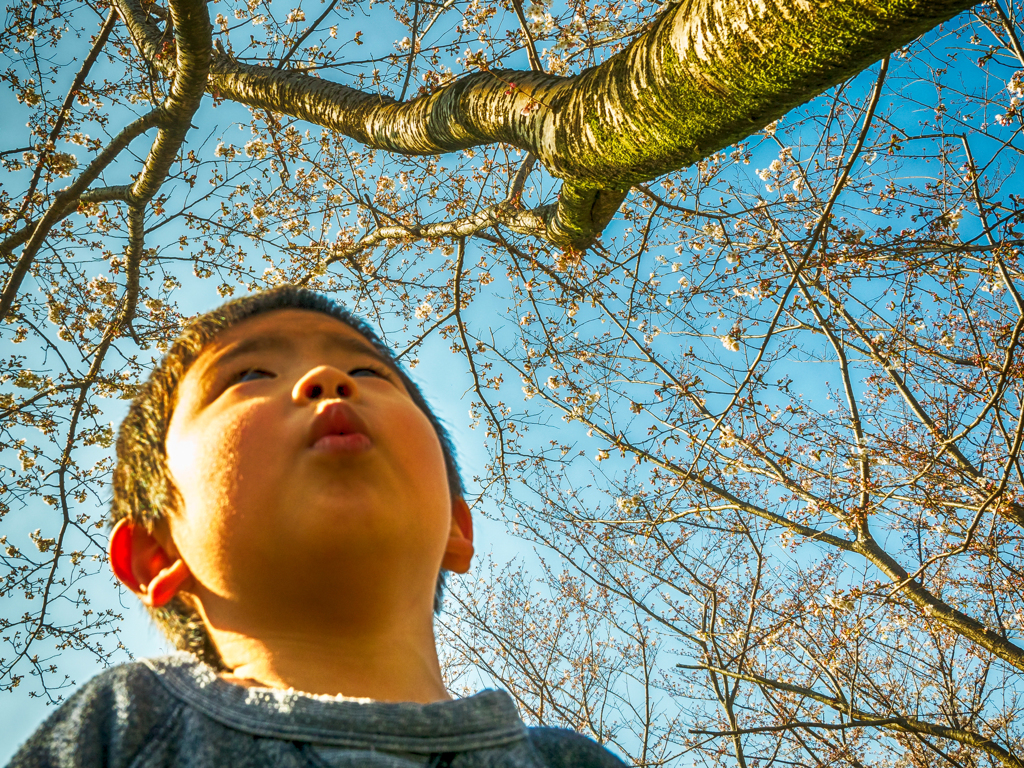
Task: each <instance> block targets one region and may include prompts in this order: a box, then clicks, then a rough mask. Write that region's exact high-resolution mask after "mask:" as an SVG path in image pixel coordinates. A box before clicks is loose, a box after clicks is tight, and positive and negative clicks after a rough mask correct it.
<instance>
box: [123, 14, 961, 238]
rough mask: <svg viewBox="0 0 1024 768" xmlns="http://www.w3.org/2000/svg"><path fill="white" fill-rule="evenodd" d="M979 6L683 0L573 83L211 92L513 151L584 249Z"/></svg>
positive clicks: (381, 142)
mask: <svg viewBox="0 0 1024 768" xmlns="http://www.w3.org/2000/svg"><path fill="white" fill-rule="evenodd" d="M973 4H974V3H973V0H875V1H874V2H872V1H871V0H818V1H817V2H807V1H806V0H683V2H679V3H674V4H672V5H671V6H670V7H669V9H668V10H666V11H665V12H664V13H662V14H661V16H660V17H658V18H657V19H656V20H655V21H654V23H653V24H652V25H651V27H650V29H649V30H648V31H647V32H645V33H643V34H642V35H640V36H639V37H638V38H637V39H636V40H634V41H633V43H631V44H630V45H629V47H628V48H626V50H624V51H623V52H622V53H620V54H618V55H616V56H614V57H612V58H611V59H609V60H608V61H606V62H604V63H603V64H601V65H599V66H597V67H594V68H592V69H589V70H587V71H585V72H582V73H580V74H579V75H576V76H574V77H556V76H553V75H547V74H544V73H539V72H529V71H527V72H519V71H513V70H496V71H485V72H478V73H473V74H470V75H467V76H465V77H463V78H462V79H460V80H458V81H457V82H455V83H453V84H451V85H448V86H446V87H443V88H441V89H439V90H437V91H435V92H434V93H432V94H429V95H426V96H422V97H420V98H417V99H413V100H412V101H409V102H396V101H393V100H389V99H387V98H382V97H381V96H380V95H378V94H376V93H373V94H370V93H364V92H362V91H358V90H356V89H353V88H349V87H347V86H344V85H339V84H337V83H331V82H328V81H325V80H322V79H319V78H316V77H312V76H310V75H306V74H303V73H300V72H282V71H280V70H276V69H272V68H270V67H260V66H252V65H244V64H239V63H237V62H234V61H232V60H231V59H230V58H228V57H227V56H226V55H223V54H221V55H218V56H217V57H216V60H215V62H214V65H213V68H212V69H211V74H210V79H209V83H208V85H207V90H208V91H211V92H213V93H216V94H218V95H219V96H220V97H222V98H226V99H232V100H234V101H238V102H240V103H243V104H246V105H249V106H251V107H259V108H263V109H269V110H272V111H274V112H279V113H284V114H287V115H291V116H293V117H297V118H300V119H303V120H307V121H309V122H312V123H315V124H317V125H320V126H323V127H325V128H329V129H331V130H334V131H338V132H339V133H342V134H344V135H345V136H348V137H350V138H352V139H355V140H356V141H359V142H361V143H363V144H366V145H367V146H370V147H374V148H378V149H385V150H388V151H391V152H398V153H402V154H439V153H443V152H451V151H455V150H459V149H465V148H467V147H472V146H475V145H479V144H491V143H495V142H504V143H507V144H511V145H513V146H516V147H519V148H521V149H523V150H526V151H528V152H531V153H533V154H534V155H535V156H536V157H537V158H538V159H539V160H540V161H541V162H542V163H543V164H544V166H545V167H546V168H547V169H548V171H549V172H550V173H551V174H552V175H554V176H557V177H560V178H562V179H565V180H566V181H567V182H570V183H571V184H572V188H573V194H571V195H563V197H567V198H571V199H572V200H574V201H575V203H569V202H568V201H566V202H564V203H561V204H560V206H559V207H561V208H565V207H568V206H570V205H575V206H576V207H575V208H574V209H573V210H571V211H569V210H564V211H560V212H558V213H557V214H556V215H554V216H552V217H550V218H549V224H554V225H555V226H554V230H556V231H551V230H552V227H551V226H549V234H551V235H554V237H553V239H555V240H556V241H564V242H562V244H566V245H573V244H574V243H573V241H574V238H575V239H576V240H577V242H576V243H575V244H576V245H579V244H580V241H579V238H580V237H582V238H583V241H586V239H587V236H590V237H592V236H593V235H595V234H599V233H600V230H601V229H602V228H603V226H604V224H605V223H606V220H607V217H606V216H605V215H604V214H606V213H607V210H606V209H608V208H611V209H612V210H614V207H615V205H617V203H615V198H616V195H621V194H622V193H624V192H625V191H626V190H628V189H629V188H630V187H631V186H633V185H635V184H639V183H642V182H645V181H649V180H651V179H653V178H656V177H658V176H661V175H662V174H665V173H668V172H670V171H673V170H677V169H679V168H681V167H684V166H687V165H689V164H691V163H694V162H696V161H697V160H699V159H700V158H702V157H705V156H707V155H709V154H711V153H712V152H715V151H717V150H719V149H722V148H723V147H726V146H728V145H730V144H732V143H734V142H736V141H737V140H739V139H741V138H743V137H744V136H747V135H749V134H751V133H753V132H754V131H756V130H758V129H760V128H762V127H764V126H765V125H767V124H769V123H771V122H772V121H774V120H777V119H778V118H780V117H781V116H782V115H784V114H785V113H786V112H788V111H789V110H791V109H792V108H794V107H796V106H798V105H799V104H802V103H803V102H805V101H807V100H809V99H811V98H813V97H814V96H816V95H818V94H819V93H821V92H822V91H824V90H826V89H828V88H830V87H831V86H833V85H835V84H837V83H839V82H841V81H842V80H844V79H846V78H848V77H851V76H852V75H855V74H856V73H857V72H859V71H861V70H862V69H864V68H865V67H867V66H869V65H870V64H872V63H873V62H874V61H877V60H878V59H879V58H881V57H882V56H884V55H886V54H887V53H889V52H891V51H893V50H895V49H897V48H899V47H901V46H903V45H906V44H907V43H909V42H911V41H912V40H914V39H915V38H916V37H918V36H919V35H921V34H923V33H924V32H927V31H928V30H929V29H931V28H932V27H934V26H936V25H937V24H939V23H941V22H942V21H945V20H947V19H949V18H951V17H952V16H954V15H955V14H957V13H959V12H960V11H962V10H964V9H966V8H969V7H970V6H971V5H973ZM119 5H120V7H121V8H122V10H123V12H125V16H126V19H127V20H128V22H129V26H130V27H131V28H132V32H133V36H134V37H135V40H136V42H137V43H138V44H139V45H140V47H141V48H143V50H144V53H145V55H146V57H147V58H148V59H149V60H151V61H153V62H154V63H156V64H157V65H159V64H160V61H159V58H158V57H156V56H155V54H156V52H157V50H158V48H157V45H158V38H159V31H158V30H157V29H156V28H155V26H147V22H146V21H145V18H146V17H145V15H144V14H143V13H141V6H139V5H138V3H137V2H136V0H119ZM588 189H589V190H591V192H590V193H589V194H588V193H587V192H586V190H588ZM597 190H606V193H605V194H604V196H603V199H602V198H601V196H599V195H595V192H596V191H597ZM609 200H611V201H612V204H611V205H609V204H608V203H609ZM581 206H583V207H581ZM588 206H589V207H588ZM602 219H604V220H603V221H602ZM588 229H589V230H590V231H589V232H588V231H587V230H588ZM558 230H561V231H558ZM583 244H585V242H583Z"/></svg>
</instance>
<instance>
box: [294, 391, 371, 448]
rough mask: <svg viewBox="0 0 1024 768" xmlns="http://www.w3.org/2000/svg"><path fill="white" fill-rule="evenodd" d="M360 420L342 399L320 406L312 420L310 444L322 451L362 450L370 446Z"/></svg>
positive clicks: (364, 427) (363, 425)
mask: <svg viewBox="0 0 1024 768" xmlns="http://www.w3.org/2000/svg"><path fill="white" fill-rule="evenodd" d="M372 445H373V442H372V441H371V440H370V437H369V435H368V434H367V430H366V425H365V424H364V423H363V420H362V419H361V418H360V417H359V414H358V413H356V411H355V409H354V408H352V406H351V405H349V404H348V403H347V402H345V401H344V400H336V401H334V402H331V403H328V404H326V405H324V406H322V407H321V408H320V409H319V411H318V413H317V414H316V416H315V417H314V419H313V424H312V427H311V429H310V436H309V447H310V448H312V449H313V450H315V451H317V452H323V453H361V452H363V451H365V450H368V449H369V448H370V447H372Z"/></svg>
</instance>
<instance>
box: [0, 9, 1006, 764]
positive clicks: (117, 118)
mask: <svg viewBox="0 0 1024 768" xmlns="http://www.w3.org/2000/svg"><path fill="white" fill-rule="evenodd" d="M970 5H971V4H970V3H967V2H946V1H944V0H943V1H939V0H934V1H932V2H923V1H919V2H912V1H911V0H877V1H876V2H872V3H868V2H859V1H858V2H853V1H849V0H848V1H843V2H840V1H838V0H832V1H829V2H818V3H805V2H796V1H795V0H771V1H769V0H763V1H761V2H754V1H753V0H749V1H744V0H686V1H683V2H670V3H666V4H664V5H661V6H658V5H656V4H652V3H648V2H644V1H643V0H641V1H640V2H634V3H630V4H626V3H622V2H618V1H617V0H607V1H606V2H600V1H597V0H594V1H591V0H574V1H573V2H561V1H560V0H534V1H533V2H532V3H531V4H528V5H523V4H522V3H521V2H520V0H507V1H505V2H497V3H492V4H486V3H483V2H480V0H381V1H380V2H374V1H373V0H367V2H357V1H356V0H346V1H345V2H342V0H322V1H320V2H317V0H311V1H308V2H301V3H300V2H299V0H295V2H293V3H280V2H262V1H261V0H249V1H248V2H243V1H242V0H237V1H233V0H215V1H214V2H210V3H206V2H199V0H168V2H167V3H166V4H161V3H160V2H136V1H135V0H114V2H112V3H109V4H105V3H99V2H94V1H93V0H86V1H85V2H83V3H80V4H73V5H72V4H67V3H58V2H53V1H52V0H35V1H32V2H29V1H26V2H17V1H15V0H12V3H11V4H9V5H8V7H7V16H6V21H5V29H4V32H3V38H2V39H3V50H4V52H5V53H4V67H3V79H4V82H5V83H6V85H7V87H6V89H5V91H4V98H5V101H4V106H5V108H6V110H5V115H6V121H5V123H4V125H5V131H4V135H5V136H6V137H7V138H6V139H5V146H4V147H3V148H0V163H2V165H3V170H2V173H3V179H4V183H3V185H2V187H0V213H2V215H3V220H2V222H3V223H2V229H0V256H2V258H3V259H4V260H5V262H6V271H5V273H4V285H3V290H2V293H0V319H2V321H3V322H2V323H0V337H2V338H3V356H2V357H0V412H2V421H0V429H2V436H0V457H2V467H0V494H2V498H0V501H2V506H0V520H2V521H3V522H2V525H3V531H2V535H0V545H2V547H3V549H2V550H0V647H2V650H0V688H3V689H4V690H6V691H14V690H15V689H16V688H20V689H21V690H24V689H25V687H27V688H30V689H31V691H32V692H33V693H34V694H37V695H42V696H47V697H49V698H50V699H51V700H53V701H58V700H60V698H61V697H62V696H64V695H65V693H66V690H67V689H68V688H69V687H70V686H71V685H72V684H73V681H72V680H70V679H69V678H67V677H66V676H65V675H64V673H63V670H62V666H61V660H62V658H64V657H65V656H66V655H67V654H72V653H77V654H86V655H92V656H94V657H95V658H96V659H97V660H99V661H100V662H103V663H106V662H109V661H116V660H119V659H122V658H124V649H123V646H121V644H120V642H119V637H118V631H119V630H118V628H119V622H120V619H121V614H120V611H119V608H118V605H117V601H116V599H115V598H112V597H110V595H113V588H112V587H109V586H108V583H109V582H108V579H107V577H106V575H105V567H106V566H105V555H104V554H103V553H104V548H105V543H106V533H105V530H104V525H105V514H106V508H105V505H106V503H107V501H108V496H109V492H108V489H107V483H108V481H109V472H110V468H111V453H112V451H111V441H112V435H113V431H112V430H113V425H112V422H116V418H117V417H118V415H119V414H120V413H123V406H124V401H125V400H126V399H130V398H131V397H132V395H133V393H134V392H135V391H136V388H137V386H138V384H139V382H140V381H141V380H142V379H143V378H144V377H145V375H146V373H147V371H148V369H149V366H150V365H151V363H152V360H153V359H154V358H155V357H156V356H159V354H160V352H161V350H163V349H165V348H166V345H167V344H168V343H169V341H170V340H171V339H173V338H174V336H175V335H176V334H177V332H178V331H179V330H180V328H181V327H182V324H183V323H185V322H186V321H187V319H188V317H190V316H191V315H193V314H194V313H196V312H197V311H199V310H202V309H206V308H208V307H209V306H211V305H212V304H213V303H214V302H215V301H217V300H218V299H219V298H221V297H226V296H229V295H232V294H233V293H236V292H244V291H253V290H259V289H261V288H264V287H269V286H272V285H277V284H280V283H282V282H297V283H302V284H306V285H309V286H311V287H314V288H317V289H319V290H323V291H326V292H329V293H332V294H333V295H336V296H337V297H338V298H339V299H340V300H342V301H343V302H345V303H346V304H347V305H349V306H350V307H352V308H353V309H355V310H356V311H357V312H360V313H362V314H363V315H365V316H366V317H368V318H369V319H370V320H371V322H373V323H374V324H375V325H377V326H378V327H380V328H381V330H382V333H383V334H384V336H385V338H386V339H388V341H389V343H392V344H393V345H395V347H396V349H398V350H399V353H400V355H401V359H402V360H403V362H405V363H406V364H407V365H409V366H410V367H412V368H415V366H416V364H417V363H418V362H419V360H418V358H420V357H421V356H422V355H423V354H424V350H428V349H429V350H431V354H437V350H439V349H443V348H445V347H448V348H450V351H451V354H452V355H453V357H452V359H451V365H452V366H461V367H462V368H463V369H464V370H465V371H466V372H467V373H468V376H469V379H470V381H471V382H472V387H471V390H470V392H469V393H468V395H467V398H468V399H469V401H470V404H471V407H470V425H471V426H473V427H475V428H477V432H476V434H477V435H479V439H480V440H481V441H482V442H483V443H485V448H486V451H487V456H488V460H487V462H486V466H485V467H484V468H482V469H481V471H480V472H479V473H478V476H476V477H474V478H467V479H470V480H472V482H471V487H472V488H473V493H474V499H473V501H474V506H475V508H476V509H477V510H478V511H481V512H483V513H486V514H489V515H492V516H495V517H497V518H499V519H502V520H504V521H506V522H507V523H508V525H509V526H510V527H511V528H512V529H513V530H514V531H515V532H516V533H517V534H518V535H519V536H521V537H523V539H524V540H525V541H529V542H532V543H533V544H534V545H535V547H536V549H535V550H534V551H535V553H536V554H531V555H529V556H526V557H524V559H522V560H518V561H515V562H513V563H497V564H490V565H488V564H487V563H481V564H480V565H479V566H478V571H477V579H476V580H473V581H469V580H466V581H462V582H457V583H453V584H452V594H451V595H450V597H449V611H448V613H447V614H446V616H445V618H444V619H443V626H442V628H441V631H442V635H443V637H444V638H445V641H446V644H445V647H446V658H447V663H448V666H449V671H450V673H451V680H452V685H453V687H455V688H456V689H457V688H459V687H460V686H470V685H472V684H473V683H474V681H476V680H478V679H479V676H480V675H483V676H484V677H485V678H489V679H492V680H496V681H498V682H499V683H500V684H502V685H504V686H505V687H507V688H508V689H509V690H511V691H512V692H513V694H514V695H515V696H516V697H517V699H518V701H519V703H520V706H521V707H522V709H523V710H524V714H526V715H527V716H528V717H530V718H532V719H533V720H535V721H538V722H543V723H549V724H557V725H567V726H570V727H573V728H576V729H578V730H580V731H581V732H584V733H589V734H591V735H593V736H595V737H596V738H598V739H599V740H601V741H603V742H606V743H609V744H610V745H612V746H613V748H615V749H617V750H618V751H620V752H621V753H623V754H624V755H625V756H627V757H628V758H630V759H632V760H633V761H634V762H636V763H637V764H640V765H654V764H661V763H666V762H678V763H679V764H684V765H685V764H690V763H696V762H701V763H707V764H718V763H723V764H735V765H740V766H748V765H749V766H754V765H758V766H765V765H775V764H778V765H811V764H814V765H825V764H836V763H840V764H850V765H868V764H876V763H878V764H883V763H884V764H894V765H925V764H927V765H933V764H936V763H939V764H951V765H955V766H960V765H963V766H968V765H969V766H975V765H980V764H1001V765H1011V766H1020V765H1021V764H1022V761H1024V758H1022V757H1021V749H1022V748H1021V745H1020V740H1021V737H1022V733H1021V725H1020V722H1019V718H1018V715H1017V708H1018V706H1019V705H1020V696H1021V694H1022V690H1021V686H1020V682H1019V681H1020V673H1021V671H1022V670H1024V639H1022V631H1024V595H1022V591H1021V590H1022V578H1021V577H1022V571H1021V569H1022V567H1024V563H1022V559H1021V557H1022V554H1021V551H1020V546H1021V526H1022V523H1024V470H1022V468H1021V465H1020V448H1021V443H1022V441H1024V386H1022V376H1021V371H1022V370H1024V369H1022V365H1024V364H1022V362H1021V360H1020V358H1018V356H1017V352H1018V351H1020V347H1021V335H1022V333H1024V299H1022V288H1021V282H1020V280H1021V272H1020V251H1021V245H1022V241H1021V227H1022V226H1024V202H1022V199H1021V197H1020V195H1021V192H1020V185H1019V182H1017V175H1016V170H1017V164H1018V162H1019V158H1020V157H1021V153H1022V151H1024V141H1022V137H1021V128H1022V124H1024V123H1022V120H1024V118H1022V111H1021V101H1022V99H1024V48H1022V45H1021V34H1022V24H1021V15H1020V14H1021V13H1022V10H1024V8H1022V6H1021V5H1020V4H1019V3H1018V4H1016V5H1013V4H1010V5H1007V4H1006V3H1005V2H1004V0H993V1H992V2H987V3H984V4H982V5H978V6H975V7H973V8H971V7H970ZM922 36H923V37H922ZM444 354H448V353H447V352H444ZM414 373H415V371H414ZM428 394H429V389H428ZM5 695H6V694H5ZM11 695H13V694H11Z"/></svg>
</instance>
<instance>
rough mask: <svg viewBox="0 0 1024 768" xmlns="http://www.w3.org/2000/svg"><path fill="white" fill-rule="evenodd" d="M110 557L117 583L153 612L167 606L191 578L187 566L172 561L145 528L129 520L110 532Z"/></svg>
mask: <svg viewBox="0 0 1024 768" xmlns="http://www.w3.org/2000/svg"><path fill="white" fill-rule="evenodd" d="M109 555H110V567H111V568H112V569H113V570H114V575H115V576H117V579H118V581H120V582H121V583H122V584H124V585H125V586H126V587H128V589H130V590H131V591H132V592H134V593H135V594H136V595H138V596H139V599H140V600H142V602H143V603H145V604H146V605H148V606H150V607H151V608H156V607H159V606H161V605H165V604H166V603H168V602H169V601H170V600H171V598H173V597H174V596H175V595H176V594H178V591H179V590H181V589H182V587H184V586H186V584H187V583H188V582H189V581H190V580H191V578H192V573H191V571H189V569H188V566H187V565H185V562H184V561H183V560H182V559H181V558H179V557H176V556H174V557H172V556H171V554H169V553H168V552H167V550H166V549H165V548H164V547H163V545H161V543H160V542H159V541H158V540H157V538H156V536H154V535H153V533H152V532H151V531H149V530H148V529H147V528H146V526H144V525H138V524H136V523H131V522H129V521H128V520H121V521H119V522H118V523H117V525H115V526H114V530H113V531H111V533H110V549H109Z"/></svg>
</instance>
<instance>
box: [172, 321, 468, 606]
mask: <svg viewBox="0 0 1024 768" xmlns="http://www.w3.org/2000/svg"><path fill="white" fill-rule="evenodd" d="M167 465H168V468H169V470H170V473H171V476H172V478H173V479H174V483H175V485H176V487H177V488H178V491H179V493H180V496H181V501H182V503H181V505H180V508H179V509H177V510H175V511H174V512H173V513H172V514H171V515H170V516H169V518H168V523H169V528H170V535H171V538H172V539H173V544H174V547H175V548H176V550H177V552H178V555H179V556H180V557H181V558H182V559H183V560H184V562H185V564H186V565H187V566H188V568H189V570H190V571H191V573H192V575H193V576H194V577H195V579H196V582H197V584H196V592H197V594H198V596H199V597H200V599H201V601H202V602H203V603H204V606H205V608H206V610H207V613H208V614H209V613H210V605H207V603H208V602H210V603H214V602H219V603H220V604H221V605H222V606H225V607H227V606H230V605H232V604H235V605H238V604H241V603H243V602H244V603H245V605H246V610H249V611H252V610H253V609H254V607H256V610H259V608H258V607H257V606H260V605H265V606H266V610H267V611H268V612H270V613H272V614H273V616H272V618H274V619H275V620H277V619H283V618H286V617H283V616H281V611H282V610H283V609H282V605H284V606H285V608H284V610H294V611H295V613H296V615H297V616H298V615H308V612H309V608H310V605H309V604H310V603H316V602H317V601H323V600H324V599H325V598H328V597H329V596H330V595H331V594H333V590H335V589H342V588H344V589H345V591H346V593H348V594H350V595H352V596H353V597H352V599H358V596H359V595H360V594H365V595H366V599H367V600H370V599H373V600H381V599H388V600H391V601H397V602H398V603H403V602H408V604H409V605H411V604H412V602H410V601H414V602H415V603H416V604H419V603H420V602H422V601H423V600H424V599H425V600H426V601H427V603H428V604H429V603H430V602H431V600H432V596H433V591H434V585H435V581H436V578H437V573H438V570H439V567H440V564H441V560H442V557H443V556H444V553H445V547H446V542H447V540H448V534H449V528H450V525H451V520H452V499H451V498H450V495H449V490H448V483H447V476H446V473H445V463H444V455H443V453H442V450H441V444H440V442H439V440H438V437H437V434H436V433H435V432H434V429H433V427H432V426H431V424H430V422H429V421H428V420H427V417H426V415H425V414H424V413H423V412H422V411H421V410H420V409H419V408H418V407H417V406H416V404H415V403H414V402H413V401H412V399H411V398H410V396H409V393H408V392H407V391H406V389H405V387H404V386H403V384H402V383H401V380H400V379H399V377H398V375H397V374H396V373H395V372H394V371H393V369H391V368H390V367H389V366H388V365H387V363H386V362H385V361H384V360H383V359H382V358H381V357H380V356H379V354H378V353H377V352H376V350H375V349H374V348H373V346H372V345H371V344H370V342H369V341H367V340H366V339H365V338H364V337H363V336H362V335H361V334H359V333H358V332H357V331H355V330H353V329H352V328H350V327H349V326H347V325H345V324H344V323H342V322H340V321H338V320H336V319H334V318H332V317H330V316H328V315H325V314H321V313H318V312H313V311H307V310H296V309H284V310H277V311H273V312H268V313H266V314H262V315H258V316H256V317H254V318H251V319H249V320H245V321H243V322H241V323H239V324H238V325H236V326H234V327H232V328H230V329H228V330H227V331H225V332H223V333H222V334H220V335H219V336H218V337H217V338H216V339H215V340H214V341H213V342H211V343H210V344H209V345H208V346H207V348H206V349H205V350H204V351H203V352H202V354H201V355H200V356H199V358H198V359H197V360H196V362H195V363H194V364H193V365H192V367H191V368H190V369H189V371H188V373H187V374H186V375H185V377H184V379H183V380H182V382H181V384H180V386H179V390H178V401H177V405H176V407H175V410H174V415H173V418H172V420H171V424H170V428H169V430H168V434H167ZM382 590H383V591H385V592H387V593H389V594H387V595H383V596H382V595H381V591H382ZM391 592H393V593H394V594H390V593H391ZM254 596H256V597H261V598H265V599H261V600H257V601H255V602H254V601H253V600H252V598H253V597H254ZM227 613H228V614H230V613H231V611H230V610H228V611H227Z"/></svg>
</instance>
